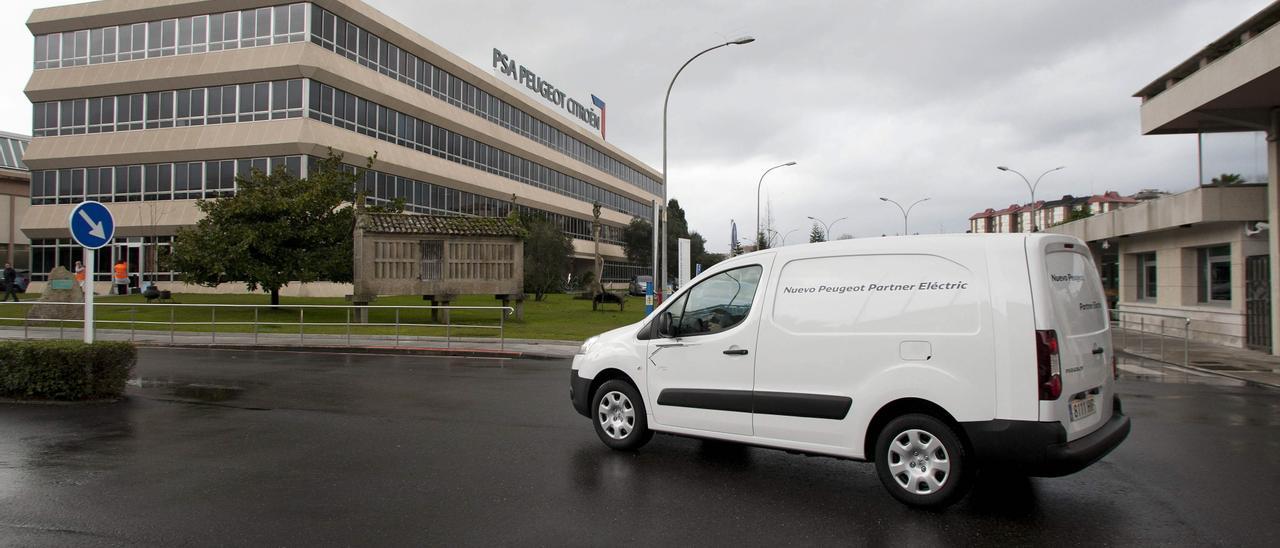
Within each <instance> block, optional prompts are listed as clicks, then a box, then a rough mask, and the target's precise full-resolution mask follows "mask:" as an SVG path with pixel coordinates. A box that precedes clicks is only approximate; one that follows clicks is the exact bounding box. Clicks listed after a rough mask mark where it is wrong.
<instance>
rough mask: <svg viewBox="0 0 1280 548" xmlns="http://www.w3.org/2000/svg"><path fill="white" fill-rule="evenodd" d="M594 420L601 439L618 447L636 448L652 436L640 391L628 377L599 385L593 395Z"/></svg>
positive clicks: (609, 444) (592, 417)
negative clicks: (627, 379)
mask: <svg viewBox="0 0 1280 548" xmlns="http://www.w3.org/2000/svg"><path fill="white" fill-rule="evenodd" d="M591 409H592V415H591V422H592V424H594V425H595V427H596V435H597V436H600V441H603V442H604V444H605V445H608V446H609V447H610V448H612V449H617V450H619V451H635V450H636V449H639V448H640V447H641V446H643V445H644V444H646V443H649V440H650V439H651V438H653V431H652V430H649V422H648V420H646V416H645V409H644V401H643V400H641V399H640V392H638V391H637V390H636V388H635V387H634V386H631V384H630V383H628V382H626V381H621V380H618V379H614V380H611V381H608V382H605V383H604V384H602V385H600V387H599V388H597V389H596V392H595V394H593V395H592V397H591Z"/></svg>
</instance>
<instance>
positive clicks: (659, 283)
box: [653, 36, 756, 301]
mask: <svg viewBox="0 0 1280 548" xmlns="http://www.w3.org/2000/svg"><path fill="white" fill-rule="evenodd" d="M755 41H756V39H755V38H752V37H750V36H743V37H740V38H735V39H733V40H730V41H728V42H725V43H723V44H720V45H718V46H712V47H709V48H707V49H704V50H702V51H700V52H698V54H697V55H694V56H693V57H690V58H689V60H688V61H685V62H684V64H683V65H680V70H677V71H676V74H675V76H672V77H671V83H670V84H668V85H667V96H666V98H665V99H663V100H662V192H663V200H664V201H665V200H666V199H668V197H669V196H670V195H671V189H670V187H669V185H667V104H668V103H670V102H671V88H673V87H675V85H676V78H679V77H680V73H681V72H684V68H685V67H687V66H689V63H692V62H693V60H694V59H697V58H699V57H701V56H702V54H704V53H707V52H709V51H711V50H714V49H720V48H723V47H725V46H740V45H743V44H750V43H752V42H755ZM662 207H663V208H666V207H667V204H665V203H664V204H662ZM656 228H657V227H655V230H656ZM659 251H661V252H662V261H658V252H659ZM659 262H661V264H662V272H661V274H662V277H658V274H659V272H658V264H659ZM666 279H667V223H665V222H664V223H662V245H661V248H659V246H658V245H657V242H656V241H655V242H654V249H653V280H654V284H655V285H654V287H662V288H665V287H666ZM657 293H658V300H659V301H661V300H662V291H661V290H659V291H658V292H657Z"/></svg>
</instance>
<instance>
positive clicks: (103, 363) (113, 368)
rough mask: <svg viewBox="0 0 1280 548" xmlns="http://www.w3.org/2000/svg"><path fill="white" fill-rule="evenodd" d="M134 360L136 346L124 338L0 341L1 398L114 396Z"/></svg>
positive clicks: (122, 391)
mask: <svg viewBox="0 0 1280 548" xmlns="http://www.w3.org/2000/svg"><path fill="white" fill-rule="evenodd" d="M137 361H138V351H137V349H135V348H134V347H133V345H132V344H130V343H127V342H112V341H101V342H94V343H92V344H86V343H83V342H79V341H6V342H0V398H13V399H24V400H69V401H76V400H98V399H109V398H118V397H120V396H121V395H122V394H123V393H124V386H125V382H126V381H128V380H129V373H130V372H132V371H133V366H134V364H135V363H137Z"/></svg>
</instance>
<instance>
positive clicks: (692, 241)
mask: <svg viewBox="0 0 1280 548" xmlns="http://www.w3.org/2000/svg"><path fill="white" fill-rule="evenodd" d="M689 256H690V258H692V260H693V264H695V265H699V264H700V265H702V269H703V270H706V269H708V268H710V267H711V265H714V264H716V263H718V262H720V261H723V260H724V254H723V253H708V252H707V239H706V238H703V237H702V235H701V234H698V233H697V232H690V233H689ZM690 274H692V272H690Z"/></svg>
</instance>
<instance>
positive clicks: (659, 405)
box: [570, 234, 1129, 506]
mask: <svg viewBox="0 0 1280 548" xmlns="http://www.w3.org/2000/svg"><path fill="white" fill-rule="evenodd" d="M1105 302H1106V299H1105V298H1104V296H1103V292H1102V285H1101V283H1100V282H1099V279H1098V274H1097V269H1096V268H1095V266H1094V262H1093V259H1092V257H1091V256H1090V253H1089V249H1088V247H1087V246H1086V245H1084V244H1083V243H1082V242H1081V241H1080V240H1077V239H1075V238H1071V237H1067V236H1058V235H1049V234H1034V235H1031V234H1008V235H996V234H991V235H950V236H908V237H898V238H868V239H858V240H843V241H837V242H828V243H820V244H809V245H798V246H791V247H783V248H777V249H770V250H766V251H761V252H757V253H750V254H747V255H742V256H739V257H734V258H732V259H729V260H727V261H724V262H722V263H720V264H718V265H716V266H715V267H713V268H711V269H709V270H708V271H706V272H704V273H703V274H702V275H700V276H698V277H697V278H696V279H694V280H693V281H692V282H691V283H689V284H688V286H687V287H685V288H683V289H682V290H680V291H679V292H677V293H675V294H674V295H672V296H671V298H669V299H668V300H667V301H666V302H665V303H663V305H662V306H660V307H658V308H657V309H656V310H655V313H654V314H652V315H650V316H649V317H648V318H646V319H645V320H644V321H642V322H640V323H637V324H634V325H630V326H627V327H623V328H620V329H615V330H613V331H609V332H607V333H604V334H602V335H599V336H596V337H592V338H591V339H589V340H588V341H586V343H585V344H583V345H582V349H581V350H580V351H579V352H578V355H577V356H576V357H575V358H574V360H573V371H572V373H571V382H570V398H571V399H572V401H573V406H574V408H575V409H577V411H578V412H579V413H581V414H582V415H584V416H586V417H588V418H590V419H591V422H592V423H593V424H594V426H595V430H596V433H597V434H598V435H599V437H600V439H601V440H602V441H604V443H605V444H606V445H608V446H609V447H612V448H614V449H619V450H635V449H637V448H639V447H640V446H642V445H644V444H645V443H646V442H648V441H649V439H650V438H651V437H652V436H653V433H654V432H663V433H668V434H678V435H683V436H693V437H698V438H710V439H717V440H729V441H735V442H741V443H746V444H751V445H756V446H763V447H771V448H777V449H784V450H788V451H795V452H801V453H807V454H817V455H829V456H834V457H840V458H848V459H854V460H863V461H873V462H875V464H876V469H877V471H878V473H879V477H880V480H881V482H882V483H883V484H884V486H885V487H886V488H887V489H888V490H889V492H890V493H891V494H892V495H893V496H894V497H896V498H897V499H899V500H901V501H903V502H905V503H907V504H911V505H917V506H943V505H946V504H950V503H951V502H954V501H956V500H958V499H959V498H960V497H962V496H963V495H964V493H965V492H966V490H967V489H968V487H969V485H970V483H971V479H972V478H973V475H974V471H975V469H976V468H977V467H979V466H982V467H993V468H995V467H998V468H1000V469H1002V470H1006V471H1015V472H1018V473H1023V474H1027V475H1036V476H1061V475H1065V474H1070V473H1073V472H1075V471H1078V470H1080V469H1082V468H1084V467H1086V466H1088V465H1090V464H1092V463H1093V462H1095V461H1097V460H1098V459H1100V458H1102V457H1103V456H1104V455H1106V454H1107V453H1108V452H1110V451H1111V450H1112V449H1114V448H1115V447H1116V446H1117V445H1119V444H1120V442H1121V441H1123V440H1124V438H1125V437H1126V436H1127V435H1128V433H1129V418H1128V417H1126V416H1125V415H1124V414H1123V413H1121V410H1120V401H1119V399H1118V398H1116V397H1115V395H1114V393H1113V390H1112V385H1113V381H1114V378H1115V360H1114V355H1113V354H1112V349H1111V333H1110V330H1109V324H1108V321H1107V310H1106V307H1105V304H1104V303H1105Z"/></svg>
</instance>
